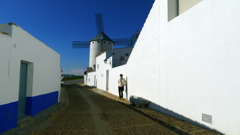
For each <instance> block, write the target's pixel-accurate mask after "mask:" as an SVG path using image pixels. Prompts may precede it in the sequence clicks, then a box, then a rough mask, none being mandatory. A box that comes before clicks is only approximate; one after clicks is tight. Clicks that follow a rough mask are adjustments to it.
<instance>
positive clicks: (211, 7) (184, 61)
mask: <svg viewBox="0 0 240 135" xmlns="http://www.w3.org/2000/svg"><path fill="white" fill-rule="evenodd" d="M167 4H168V1H167V0H155V3H154V5H153V8H152V9H151V11H150V13H149V16H148V18H147V20H146V22H145V24H144V27H143V29H142V31H141V34H140V36H139V39H138V41H137V43H136V45H135V47H134V49H133V51H132V53H131V56H130V58H129V61H128V63H127V64H126V65H125V66H120V67H116V68H113V69H111V70H109V76H110V78H111V79H110V81H109V84H110V86H109V92H111V93H113V94H115V95H118V90H117V80H118V79H119V74H120V73H122V74H123V75H124V77H125V78H127V81H128V98H129V96H130V95H136V96H141V97H144V98H146V99H149V100H150V101H151V102H152V104H151V105H150V107H152V108H155V109H157V110H160V111H165V112H166V113H168V112H169V113H171V114H172V115H174V116H176V117H181V118H184V117H185V118H187V119H189V120H192V121H194V122H196V123H198V124H202V125H205V126H207V127H209V128H212V129H215V130H218V131H220V132H222V133H224V134H239V133H240V129H239V125H240V118H239V117H238V114H240V109H239V107H238V103H240V91H239V89H240V85H239V82H240V70H239V69H240V61H239V58H240V53H239V52H240V46H239V44H240V38H239V35H240V25H239V23H240V16H239V15H238V14H239V12H240V9H239V7H238V6H239V5H240V1H238V0H228V1H226V0H203V1H201V2H199V3H198V4H197V5H195V6H194V7H192V8H190V9H189V10H187V11H185V12H184V13H182V14H181V15H179V16H177V17H176V18H174V19H172V20H171V21H169V22H168V8H167V7H168V5H167ZM103 71H104V70H103ZM98 76H99V75H98ZM103 79H104V78H103ZM98 82H99V80H98ZM101 85H102V86H101V87H100V88H102V89H104V82H103V84H101ZM202 114H208V115H211V116H212V123H207V122H204V121H202Z"/></svg>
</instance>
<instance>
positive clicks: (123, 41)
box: [112, 38, 130, 46]
mask: <svg viewBox="0 0 240 135" xmlns="http://www.w3.org/2000/svg"><path fill="white" fill-rule="evenodd" d="M112 41H113V42H114V46H121V45H128V44H129V43H130V39H129V38H118V39H112Z"/></svg>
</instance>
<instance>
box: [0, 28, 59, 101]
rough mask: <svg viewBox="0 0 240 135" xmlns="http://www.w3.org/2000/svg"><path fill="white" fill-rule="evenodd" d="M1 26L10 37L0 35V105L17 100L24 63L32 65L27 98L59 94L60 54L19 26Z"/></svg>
mask: <svg viewBox="0 0 240 135" xmlns="http://www.w3.org/2000/svg"><path fill="white" fill-rule="evenodd" d="M1 26H4V27H3V28H2V27H1V28H0V31H4V30H8V31H10V32H11V34H10V35H9V36H6V35H1V34H0V44H1V46H0V48H1V49H0V61H1V64H0V70H1V71H0V75H1V76H0V86H1V93H2V94H0V104H6V103H10V102H13V101H18V92H19V75H20V62H21V61H25V62H27V63H29V70H28V71H29V72H30V75H29V79H30V80H31V81H30V83H31V84H28V86H27V87H28V88H27V89H28V90H27V96H29V97H33V96H37V95H42V94H46V93H51V92H54V91H59V90H60V75H61V74H60V73H61V70H60V55H59V54H58V53H56V52H55V51H54V50H52V49H50V48H49V47H47V46H46V45H45V44H44V43H42V42H40V41H39V40H38V39H36V38H34V37H33V36H32V35H30V34H29V33H27V32H26V31H24V30H23V29H22V28H20V27H18V26H15V25H12V26H8V25H1Z"/></svg>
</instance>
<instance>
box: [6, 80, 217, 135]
mask: <svg viewBox="0 0 240 135" xmlns="http://www.w3.org/2000/svg"><path fill="white" fill-rule="evenodd" d="M163 125H165V126H163ZM31 134H32V135H81V134H84V135H85V134H86V135H88V134H94V135H98V134H101V135H112V134H114V135H120V134H121V135H122V134H124V135H125V134H128V135H135V134H136V135H146V134H151V135H155V134H156V135H175V134H197V135H198V134H199V135H211V134H212V135H215V134H218V133H216V132H214V131H211V130H207V129H204V128H201V127H199V126H196V125H193V124H189V123H187V122H184V121H181V120H178V119H176V118H173V117H170V116H168V115H166V114H163V113H160V112H157V111H154V110H152V109H149V108H138V107H133V106H130V105H129V101H128V100H119V99H118V97H117V96H115V95H112V94H110V93H108V92H106V91H101V90H98V89H96V88H90V87H86V86H81V85H68V86H64V87H62V90H61V94H60V103H58V104H56V105H53V106H52V107H50V108H48V109H46V110H45V111H43V112H41V113H39V114H37V115H36V116H35V117H34V118H32V117H29V118H27V119H26V120H24V121H22V122H21V123H19V126H18V127H17V128H14V129H11V130H9V131H7V132H4V133H3V134H2V135H31Z"/></svg>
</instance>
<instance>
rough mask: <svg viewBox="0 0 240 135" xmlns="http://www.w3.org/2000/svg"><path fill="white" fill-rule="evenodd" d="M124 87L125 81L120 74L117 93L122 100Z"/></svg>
mask: <svg viewBox="0 0 240 135" xmlns="http://www.w3.org/2000/svg"><path fill="white" fill-rule="evenodd" d="M125 85H126V80H125V79H124V78H123V75H122V74H120V78H119V80H118V92H119V98H120V99H121V98H123V91H124V86H125Z"/></svg>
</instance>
